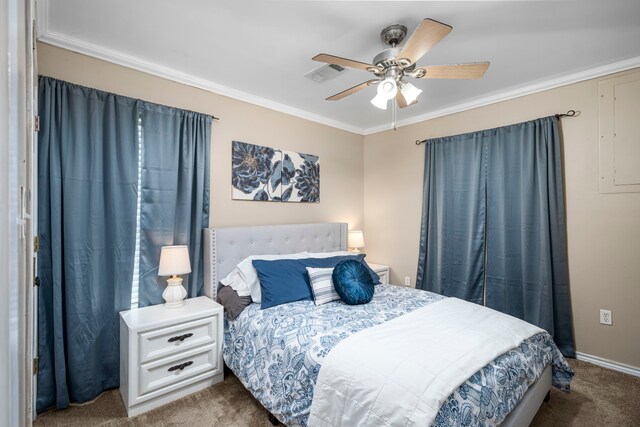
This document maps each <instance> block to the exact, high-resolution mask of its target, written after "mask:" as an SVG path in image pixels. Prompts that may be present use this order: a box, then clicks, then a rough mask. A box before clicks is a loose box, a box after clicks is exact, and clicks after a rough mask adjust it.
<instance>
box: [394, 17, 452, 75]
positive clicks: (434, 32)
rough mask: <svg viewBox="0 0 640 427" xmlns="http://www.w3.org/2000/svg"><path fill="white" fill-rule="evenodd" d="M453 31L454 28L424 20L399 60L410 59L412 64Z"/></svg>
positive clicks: (410, 38) (404, 48)
mask: <svg viewBox="0 0 640 427" xmlns="http://www.w3.org/2000/svg"><path fill="white" fill-rule="evenodd" d="M451 30H453V27H451V26H450V25H447V24H443V23H442V22H438V21H434V20H433V19H428V18H427V19H424V20H423V21H422V22H421V23H420V25H418V28H416V30H415V31H414V32H413V34H411V37H409V40H407V43H405V45H404V47H403V48H402V51H401V52H400V54H399V55H398V59H402V58H405V59H408V60H409V61H411V63H412V64H415V63H416V61H417V60H418V59H420V58H422V56H423V55H424V54H425V53H427V52H429V51H430V50H431V48H432V47H433V46H435V45H436V43H438V42H439V41H440V40H442V39H443V38H444V37H445V36H446V35H447V34H449V33H450V32H451Z"/></svg>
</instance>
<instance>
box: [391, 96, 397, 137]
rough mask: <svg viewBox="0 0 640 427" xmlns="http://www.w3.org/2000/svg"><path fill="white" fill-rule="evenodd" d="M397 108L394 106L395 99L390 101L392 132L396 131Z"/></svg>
mask: <svg viewBox="0 0 640 427" xmlns="http://www.w3.org/2000/svg"><path fill="white" fill-rule="evenodd" d="M397 108H398V107H397V106H396V100H395V99H393V98H392V99H391V126H392V128H393V130H398V129H397V127H396V122H397V120H396V119H397Z"/></svg>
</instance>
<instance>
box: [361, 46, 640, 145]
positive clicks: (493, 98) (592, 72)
mask: <svg viewBox="0 0 640 427" xmlns="http://www.w3.org/2000/svg"><path fill="white" fill-rule="evenodd" d="M636 67H640V56H636V57H635V58H630V59H625V60H623V61H618V62H614V63H611V64H606V65H602V66H599V67H595V68H590V69H588V70H583V71H579V72H577V73H572V74H565V75H562V76H558V77H555V78H553V79H548V80H541V81H538V82H534V83H531V84H527V85H524V86H517V87H515V88H511V89H507V90H505V91H502V92H498V93H495V94H492V95H489V96H484V97H480V98H477V99H474V100H471V101H469V102H463V103H460V104H455V105H452V106H450V107H447V108H441V109H439V110H435V111H431V112H428V113H425V114H421V115H419V116H414V117H410V118H408V119H405V120H400V121H398V122H397V124H396V126H397V127H401V126H407V125H411V124H414V123H419V122H423V121H425V120H429V119H435V118H436V117H442V116H448V115H449V114H454V113H460V112H462V111H466V110H472V109H474V108H478V107H483V106H485V105H491V104H495V103H497V102H502V101H507V100H509V99H513V98H519V97H521V96H525V95H531V94H534V93H538V92H543V91H545V90H549V89H554V88H557V87H560V86H566V85H570V84H573V83H578V82H581V81H584V80H589V79H594V78H597V77H602V76H605V75H608V74H613V73H618V72H620V71H625V70H630V69H632V68H636ZM389 126H390V125H384V126H375V127H371V128H367V129H365V130H364V135H370V134H373V133H377V132H382V131H385V130H389Z"/></svg>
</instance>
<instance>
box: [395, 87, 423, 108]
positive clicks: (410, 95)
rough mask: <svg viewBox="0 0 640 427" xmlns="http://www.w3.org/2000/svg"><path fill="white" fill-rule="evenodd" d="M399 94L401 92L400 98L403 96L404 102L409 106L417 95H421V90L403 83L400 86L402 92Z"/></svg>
mask: <svg viewBox="0 0 640 427" xmlns="http://www.w3.org/2000/svg"><path fill="white" fill-rule="evenodd" d="M400 92H402V96H404V99H405V101H407V104H409V105H411V104H413V103H414V102H416V100H417V99H418V95H420V94H421V93H422V90H421V89H418V88H417V87H415V86H414V85H412V84H411V83H405V84H404V85H403V86H402V90H401V91H400Z"/></svg>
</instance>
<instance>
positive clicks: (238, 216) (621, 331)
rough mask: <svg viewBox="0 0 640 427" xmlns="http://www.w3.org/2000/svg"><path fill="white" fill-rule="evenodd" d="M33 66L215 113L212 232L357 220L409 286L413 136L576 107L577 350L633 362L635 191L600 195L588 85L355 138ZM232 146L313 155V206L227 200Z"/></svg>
mask: <svg viewBox="0 0 640 427" xmlns="http://www.w3.org/2000/svg"><path fill="white" fill-rule="evenodd" d="M38 66H39V72H40V74H43V75H48V76H52V77H56V78H59V79H63V80H67V81H70V82H74V83H77V84H81V85H86V86H91V87H95V88H98V89H102V90H106V91H111V92H115V93H119V94H122V95H126V96H131V97H134V98H140V99H144V100H148V101H152V102H157V103H161V104H167V105H172V106H175V107H179V108H185V109H190V110H194V111H200V112H203V113H208V114H212V115H215V116H217V117H221V120H220V121H219V122H215V123H214V125H213V129H212V163H211V166H212V168H211V169H212V172H211V184H212V193H211V195H212V199H211V200H212V202H211V225H213V226H229V225H251V224H277V223H292V222H325V221H346V222H349V223H350V226H351V227H355V228H360V227H362V226H363V225H364V226H365V238H366V242H367V247H366V248H365V249H366V251H367V253H368V254H369V255H368V259H370V260H371V261H377V262H380V263H385V264H389V265H390V266H391V279H392V282H395V283H400V282H402V281H403V280H404V276H409V277H411V283H412V284H414V282H415V274H416V266H417V257H418V233H419V230H420V214H421V203H422V173H423V161H424V148H423V146H420V147H416V146H415V144H414V141H415V140H416V139H425V138H432V137H438V136H445V135H453V134H458V133H463V132H469V131H474V130H479V129H486V128H491V127H496V126H502V125H505V124H509V123H517V122H521V121H526V120H530V119H534V118H537V117H541V116H546V115H551V114H555V113H557V112H563V111H566V110H568V109H575V110H578V111H580V112H581V115H580V117H577V118H573V119H563V121H562V128H563V136H564V156H565V162H564V163H565V175H566V203H567V226H568V237H569V242H568V243H569V267H570V274H571V292H572V305H573V313H574V323H575V333H576V343H577V347H578V351H580V352H583V353H587V354H591V355H595V356H599V357H603V358H607V359H610V360H614V361H617V362H620V363H626V364H629V365H632V366H636V367H640V332H639V330H640V321H639V320H638V317H637V316H638V315H640V194H639V193H632V194H599V192H598V141H597V139H598V117H597V114H598V99H597V93H598V88H597V80H592V81H587V82H582V83H578V84H574V85H570V86H565V87H562V88H558V89H554V90H550V91H546V92H543V93H539V94H535V95H530V96H527V97H523V98H518V99H514V100H510V101H506V102H503V103H499V104H494V105H491V106H487V107H483V108H478V109H474V110H470V111H466V112H463V113H459V114H454V115H450V116H447V117H442V118H438V119H433V120H428V121H424V122H421V123H417V124H415V125H411V126H406V127H402V128H400V129H398V131H396V132H393V131H388V132H381V133H377V134H373V135H368V136H366V137H362V136H360V135H356V134H352V133H349V132H345V131H341V130H337V129H334V128H331V127H328V126H324V125H320V124H317V123H314V122H310V121H307V120H303V119H299V118H296V117H293V116H290V115H286V114H282V113H278V112H275V111H272V110H269V109H266V108H262V107H258V106H255V105H252V104H248V103H245V102H242V101H237V100H234V99H230V98H227V97H224V96H220V95H216V94H212V93H210V92H207V91H204V90H200V89H195V88H192V87H189V86H185V85H181V84H178V83H175V82H171V81H167V80H164V79H161V78H158V77H154V76H150V75H148V74H145V73H141V72H137V71H133V70H130V69H127V68H124V67H120V66H117V65H114V64H110V63H107V62H103V61H100V60H96V59H93V58H89V57H87V56H83V55H79V54H76V53H72V52H69V51H66V50H63V49H59V48H55V47H51V46H48V45H45V44H39V46H38ZM232 140H240V141H244V142H250V143H255V144H263V145H268V146H271V147H277V148H283V149H289V150H295V151H301V152H309V153H313V154H317V155H319V156H320V160H321V165H322V174H321V177H322V178H321V200H322V201H321V202H320V204H293V203H292V204H286V203H283V204H279V203H266V202H264V203H259V202H243V201H233V200H231V165H230V159H231V141H232ZM363 142H364V145H363ZM365 212H366V214H365ZM600 308H608V309H611V310H613V323H614V324H613V326H602V325H600V324H599V322H598V319H599V317H598V310H599V309H600Z"/></svg>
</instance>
